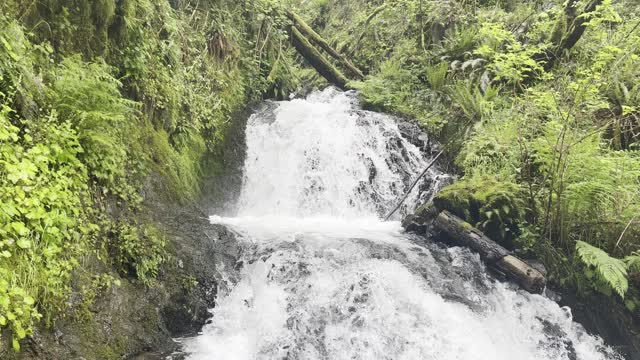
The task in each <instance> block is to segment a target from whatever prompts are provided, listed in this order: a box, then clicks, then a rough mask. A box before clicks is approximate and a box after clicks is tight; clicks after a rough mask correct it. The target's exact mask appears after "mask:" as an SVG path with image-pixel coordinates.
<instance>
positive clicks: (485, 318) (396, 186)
mask: <svg viewBox="0 0 640 360" xmlns="http://www.w3.org/2000/svg"><path fill="white" fill-rule="evenodd" d="M246 141H247V158H246V161H245V165H244V183H243V188H242V192H241V194H240V196H239V200H238V204H237V205H236V209H235V211H234V212H233V215H229V214H219V215H214V216H211V221H212V222H214V223H218V224H223V225H226V226H227V227H228V228H229V229H231V230H232V231H234V232H235V233H236V234H237V237H238V240H239V241H240V242H241V247H242V249H243V254H242V259H241V261H239V262H238V264H237V266H236V267H235V268H234V269H224V268H221V269H220V272H221V273H222V274H226V275H227V281H226V284H223V285H224V286H220V289H219V297H218V299H217V303H216V307H215V308H214V309H212V318H211V320H210V322H209V323H208V324H207V325H205V327H204V328H203V329H202V332H201V334H200V335H198V336H197V337H194V338H190V339H185V340H183V342H182V345H183V349H184V351H185V353H186V354H187V359H190V360H205V359H206V360H209V359H221V360H234V359H437V360H450V359H460V360H470V359H479V360H480V359H483V360H485V359H513V360H526V359H537V360H538V359H567V360H576V359H583V360H591V359H622V357H620V356H619V355H617V354H616V353H615V352H614V351H613V350H612V349H611V348H609V347H608V346H606V345H605V344H604V343H603V342H602V340H601V339H600V338H599V337H597V336H593V335H590V334H588V333H587V332H586V331H585V330H584V328H583V327H582V326H581V325H579V324H577V323H575V322H573V321H572V315H571V310H570V309H569V308H567V307H560V306H558V305H557V304H556V303H555V302H553V301H551V300H549V299H547V298H545V297H544V296H541V295H532V294H529V293H527V292H524V291H522V290H520V289H519V288H518V287H517V286H515V285H513V284H510V283H505V282H501V281H498V280H496V279H494V278H493V277H492V275H491V274H489V273H488V272H487V271H486V268H485V266H484V265H483V263H482V262H481V261H480V259H479V257H478V255H476V254H474V253H472V252H470V251H469V250H468V249H465V248H450V249H447V248H445V247H443V246H441V245H438V244H435V243H433V242H431V241H430V240H428V239H426V238H423V237H418V236H416V235H412V234H406V233H404V232H403V230H402V228H401V226H400V222H399V219H400V218H401V216H402V214H404V213H406V212H407V211H410V210H412V209H413V207H414V206H416V204H418V203H421V202H424V201H427V200H429V198H430V197H432V196H433V194H434V193H435V192H437V190H438V189H439V187H441V186H442V185H443V184H445V183H446V180H447V176H446V174H442V173H439V172H438V170H437V169H433V170H430V172H429V173H428V175H427V176H426V177H425V179H424V180H423V181H422V183H421V184H420V185H419V186H417V187H416V188H415V189H414V191H413V192H412V194H410V196H409V197H408V199H407V201H406V205H405V206H404V207H403V208H402V209H401V211H400V212H399V213H398V214H396V216H395V218H392V220H391V221H387V222H384V221H382V220H380V218H382V217H384V215H385V212H386V211H388V210H389V209H391V208H393V207H394V205H395V202H396V201H398V199H399V198H400V197H402V195H403V194H404V193H405V191H406V190H407V188H408V187H409V186H410V184H411V182H412V180H413V178H414V177H415V176H417V175H418V174H419V173H420V172H421V171H422V170H423V169H424V167H425V166H426V164H428V162H429V160H430V159H429V158H428V155H425V153H424V152H422V151H421V150H420V149H419V148H417V147H416V146H415V145H412V144H411V143H409V141H408V140H407V139H405V138H404V137H402V136H401V133H400V130H399V128H398V125H397V122H396V121H395V119H394V118H393V117H391V116H388V115H384V114H378V113H373V112H368V111H364V110H361V109H360V107H359V105H358V101H357V94H355V93H352V92H347V93H344V92H340V91H337V90H335V89H331V88H330V89H327V90H324V91H322V92H315V93H313V94H311V95H309V96H308V97H307V98H306V99H295V100H291V101H287V102H268V103H266V104H265V105H264V106H262V108H261V109H260V110H258V111H257V112H256V113H255V114H254V115H253V116H252V117H251V118H250V119H249V121H248V125H247V130H246ZM223 215H224V216H223Z"/></svg>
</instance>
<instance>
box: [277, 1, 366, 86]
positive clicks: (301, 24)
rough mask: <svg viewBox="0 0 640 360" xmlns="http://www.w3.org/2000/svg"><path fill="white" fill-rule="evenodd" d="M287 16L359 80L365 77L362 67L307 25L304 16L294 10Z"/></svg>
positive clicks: (308, 37) (311, 40)
mask: <svg viewBox="0 0 640 360" xmlns="http://www.w3.org/2000/svg"><path fill="white" fill-rule="evenodd" d="M287 16H288V17H289V19H290V20H291V21H292V22H293V24H294V26H295V27H296V28H297V29H298V31H299V32H300V33H301V34H302V35H304V36H305V37H306V38H307V39H309V41H310V42H312V43H314V44H316V45H317V46H319V47H320V48H322V49H323V50H324V51H326V52H327V54H329V55H331V56H332V57H333V58H334V59H336V60H337V61H338V63H340V65H342V67H344V68H346V69H348V70H349V72H350V73H351V74H352V75H353V76H355V77H356V78H357V79H358V80H362V79H363V78H364V74H363V73H362V71H360V69H358V68H357V67H356V66H355V65H353V64H352V63H351V61H349V60H348V59H347V58H345V57H344V56H342V55H341V54H340V53H339V52H338V51H337V50H336V49H334V48H333V47H332V46H331V45H329V43H328V42H327V41H326V40H325V39H324V38H322V36H320V34H318V33H317V32H315V30H313V29H312V28H311V26H309V25H307V23H306V22H305V21H304V20H302V18H301V17H300V16H298V14H296V13H294V12H292V11H288V12H287Z"/></svg>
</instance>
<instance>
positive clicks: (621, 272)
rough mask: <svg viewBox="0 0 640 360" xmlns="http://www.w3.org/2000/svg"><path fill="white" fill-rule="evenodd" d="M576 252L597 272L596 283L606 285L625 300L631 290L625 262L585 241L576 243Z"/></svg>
mask: <svg viewBox="0 0 640 360" xmlns="http://www.w3.org/2000/svg"><path fill="white" fill-rule="evenodd" d="M576 251H577V255H578V258H579V259H580V260H581V261H582V262H583V263H584V264H585V265H586V266H588V267H590V268H592V269H593V270H595V275H596V281H600V282H601V283H604V284H606V285H607V286H608V287H609V288H610V289H611V290H613V291H615V292H616V293H617V294H618V295H620V297H622V298H624V295H625V294H626V292H627V289H628V288H629V281H628V279H627V264H626V263H625V261H624V260H621V259H616V258H614V257H611V256H609V254H607V253H606V252H605V251H604V250H602V249H600V248H597V247H595V246H592V245H589V244H587V243H586V242H583V241H578V242H577V243H576ZM595 285H596V288H598V286H597V285H599V284H595Z"/></svg>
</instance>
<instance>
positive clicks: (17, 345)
mask: <svg viewBox="0 0 640 360" xmlns="http://www.w3.org/2000/svg"><path fill="white" fill-rule="evenodd" d="M12 347H13V350H15V351H20V342H18V339H16V338H13V343H12Z"/></svg>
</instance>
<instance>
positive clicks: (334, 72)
mask: <svg viewBox="0 0 640 360" xmlns="http://www.w3.org/2000/svg"><path fill="white" fill-rule="evenodd" d="M291 42H292V43H293V46H294V47H295V48H296V50H297V51H298V52H299V53H300V55H302V57H304V58H305V60H307V62H309V64H311V66H313V68H314V69H316V71H317V72H318V73H319V74H320V75H322V77H324V78H325V79H327V81H329V82H330V83H331V84H333V85H335V86H337V87H339V88H340V89H342V90H348V87H347V83H348V82H349V79H347V78H346V77H345V76H344V75H343V74H342V73H341V72H340V71H338V69H336V68H335V67H334V66H333V65H332V64H331V63H330V62H329V61H328V60H327V59H326V58H325V57H324V56H322V54H321V53H320V52H319V51H318V50H317V49H316V48H314V47H313V45H311V43H310V42H309V41H308V40H307V39H306V38H305V37H304V36H303V35H302V34H301V33H300V31H298V29H297V28H296V27H295V26H292V27H291Z"/></svg>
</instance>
